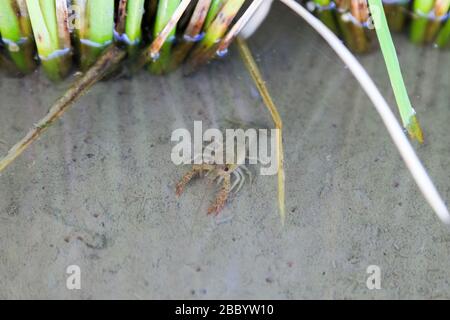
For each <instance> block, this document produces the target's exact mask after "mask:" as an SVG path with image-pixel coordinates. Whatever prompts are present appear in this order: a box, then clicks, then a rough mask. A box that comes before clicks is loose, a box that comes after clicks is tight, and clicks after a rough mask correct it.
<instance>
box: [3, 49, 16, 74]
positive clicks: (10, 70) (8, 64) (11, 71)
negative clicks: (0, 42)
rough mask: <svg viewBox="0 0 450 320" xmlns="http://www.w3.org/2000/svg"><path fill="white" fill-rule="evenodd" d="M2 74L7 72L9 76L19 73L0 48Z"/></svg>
mask: <svg viewBox="0 0 450 320" xmlns="http://www.w3.org/2000/svg"><path fill="white" fill-rule="evenodd" d="M0 72H6V73H7V74H11V75H12V74H14V73H17V68H16V66H15V65H14V63H12V61H11V60H9V59H8V57H6V55H5V54H4V52H3V49H1V48H0Z"/></svg>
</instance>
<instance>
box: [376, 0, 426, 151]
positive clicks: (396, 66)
mask: <svg viewBox="0 0 450 320" xmlns="http://www.w3.org/2000/svg"><path fill="white" fill-rule="evenodd" d="M368 1H369V5H370V8H372V9H373V8H377V9H381V14H380V16H379V19H375V20H374V22H375V30H376V33H377V36H378V40H379V42H380V47H381V52H382V53H383V57H384V60H385V63H386V67H387V70H388V74H389V78H390V80H391V85H392V89H393V91H394V95H395V98H396V100H397V106H398V109H399V112H400V117H401V119H402V122H403V127H404V128H405V129H406V130H407V131H408V133H409V136H410V137H411V139H417V140H418V141H419V142H420V143H422V142H423V134H422V130H421V128H420V125H419V122H418V121H417V118H416V112H415V111H414V109H413V107H412V105H411V101H410V100H409V96H408V91H407V90H406V86H405V82H404V80H403V76H402V72H401V68H400V63H399V61H398V57H397V53H396V50H395V46H394V42H393V41H392V37H391V34H390V32H389V27H388V23H387V20H386V16H385V14H384V10H383V5H382V0H368Z"/></svg>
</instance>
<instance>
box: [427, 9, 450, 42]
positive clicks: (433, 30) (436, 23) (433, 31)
mask: <svg viewBox="0 0 450 320" xmlns="http://www.w3.org/2000/svg"><path fill="white" fill-rule="evenodd" d="M449 8H450V0H436V3H435V5H434V9H433V19H432V20H431V21H430V22H429V23H428V26H427V32H426V35H425V42H427V43H432V42H433V41H434V40H435V39H436V37H437V35H438V33H439V30H440V29H441V26H442V21H443V20H444V19H445V17H447V13H448V9H449Z"/></svg>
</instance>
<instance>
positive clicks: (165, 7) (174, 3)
mask: <svg viewBox="0 0 450 320" xmlns="http://www.w3.org/2000/svg"><path fill="white" fill-rule="evenodd" d="M180 2H181V0H160V1H159V2H158V9H157V13H156V20H155V25H154V29H153V36H154V37H155V38H157V37H158V36H159V34H160V33H161V32H162V31H163V29H164V27H165V26H166V25H167V24H168V23H169V21H170V19H171V17H172V15H173V14H174V12H175V10H176V9H177V7H178V6H179V5H180ZM175 32H176V26H175V27H174V28H173V29H172V30H171V31H170V32H169V34H168V37H167V40H166V41H165V42H164V43H163V44H162V46H161V48H160V50H159V51H158V56H157V57H153V59H154V61H153V62H152V63H151V64H150V71H151V72H152V73H154V74H164V73H166V72H167V71H168V70H169V68H170V59H171V51H172V45H173V41H174V38H175Z"/></svg>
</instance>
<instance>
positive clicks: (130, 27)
mask: <svg viewBox="0 0 450 320" xmlns="http://www.w3.org/2000/svg"><path fill="white" fill-rule="evenodd" d="M144 4H145V0H128V4H127V16H126V19H125V21H126V23H125V34H126V37H127V42H128V54H129V56H131V57H133V56H135V55H136V53H137V49H138V48H139V45H140V44H141V41H142V20H143V18H144Z"/></svg>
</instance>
